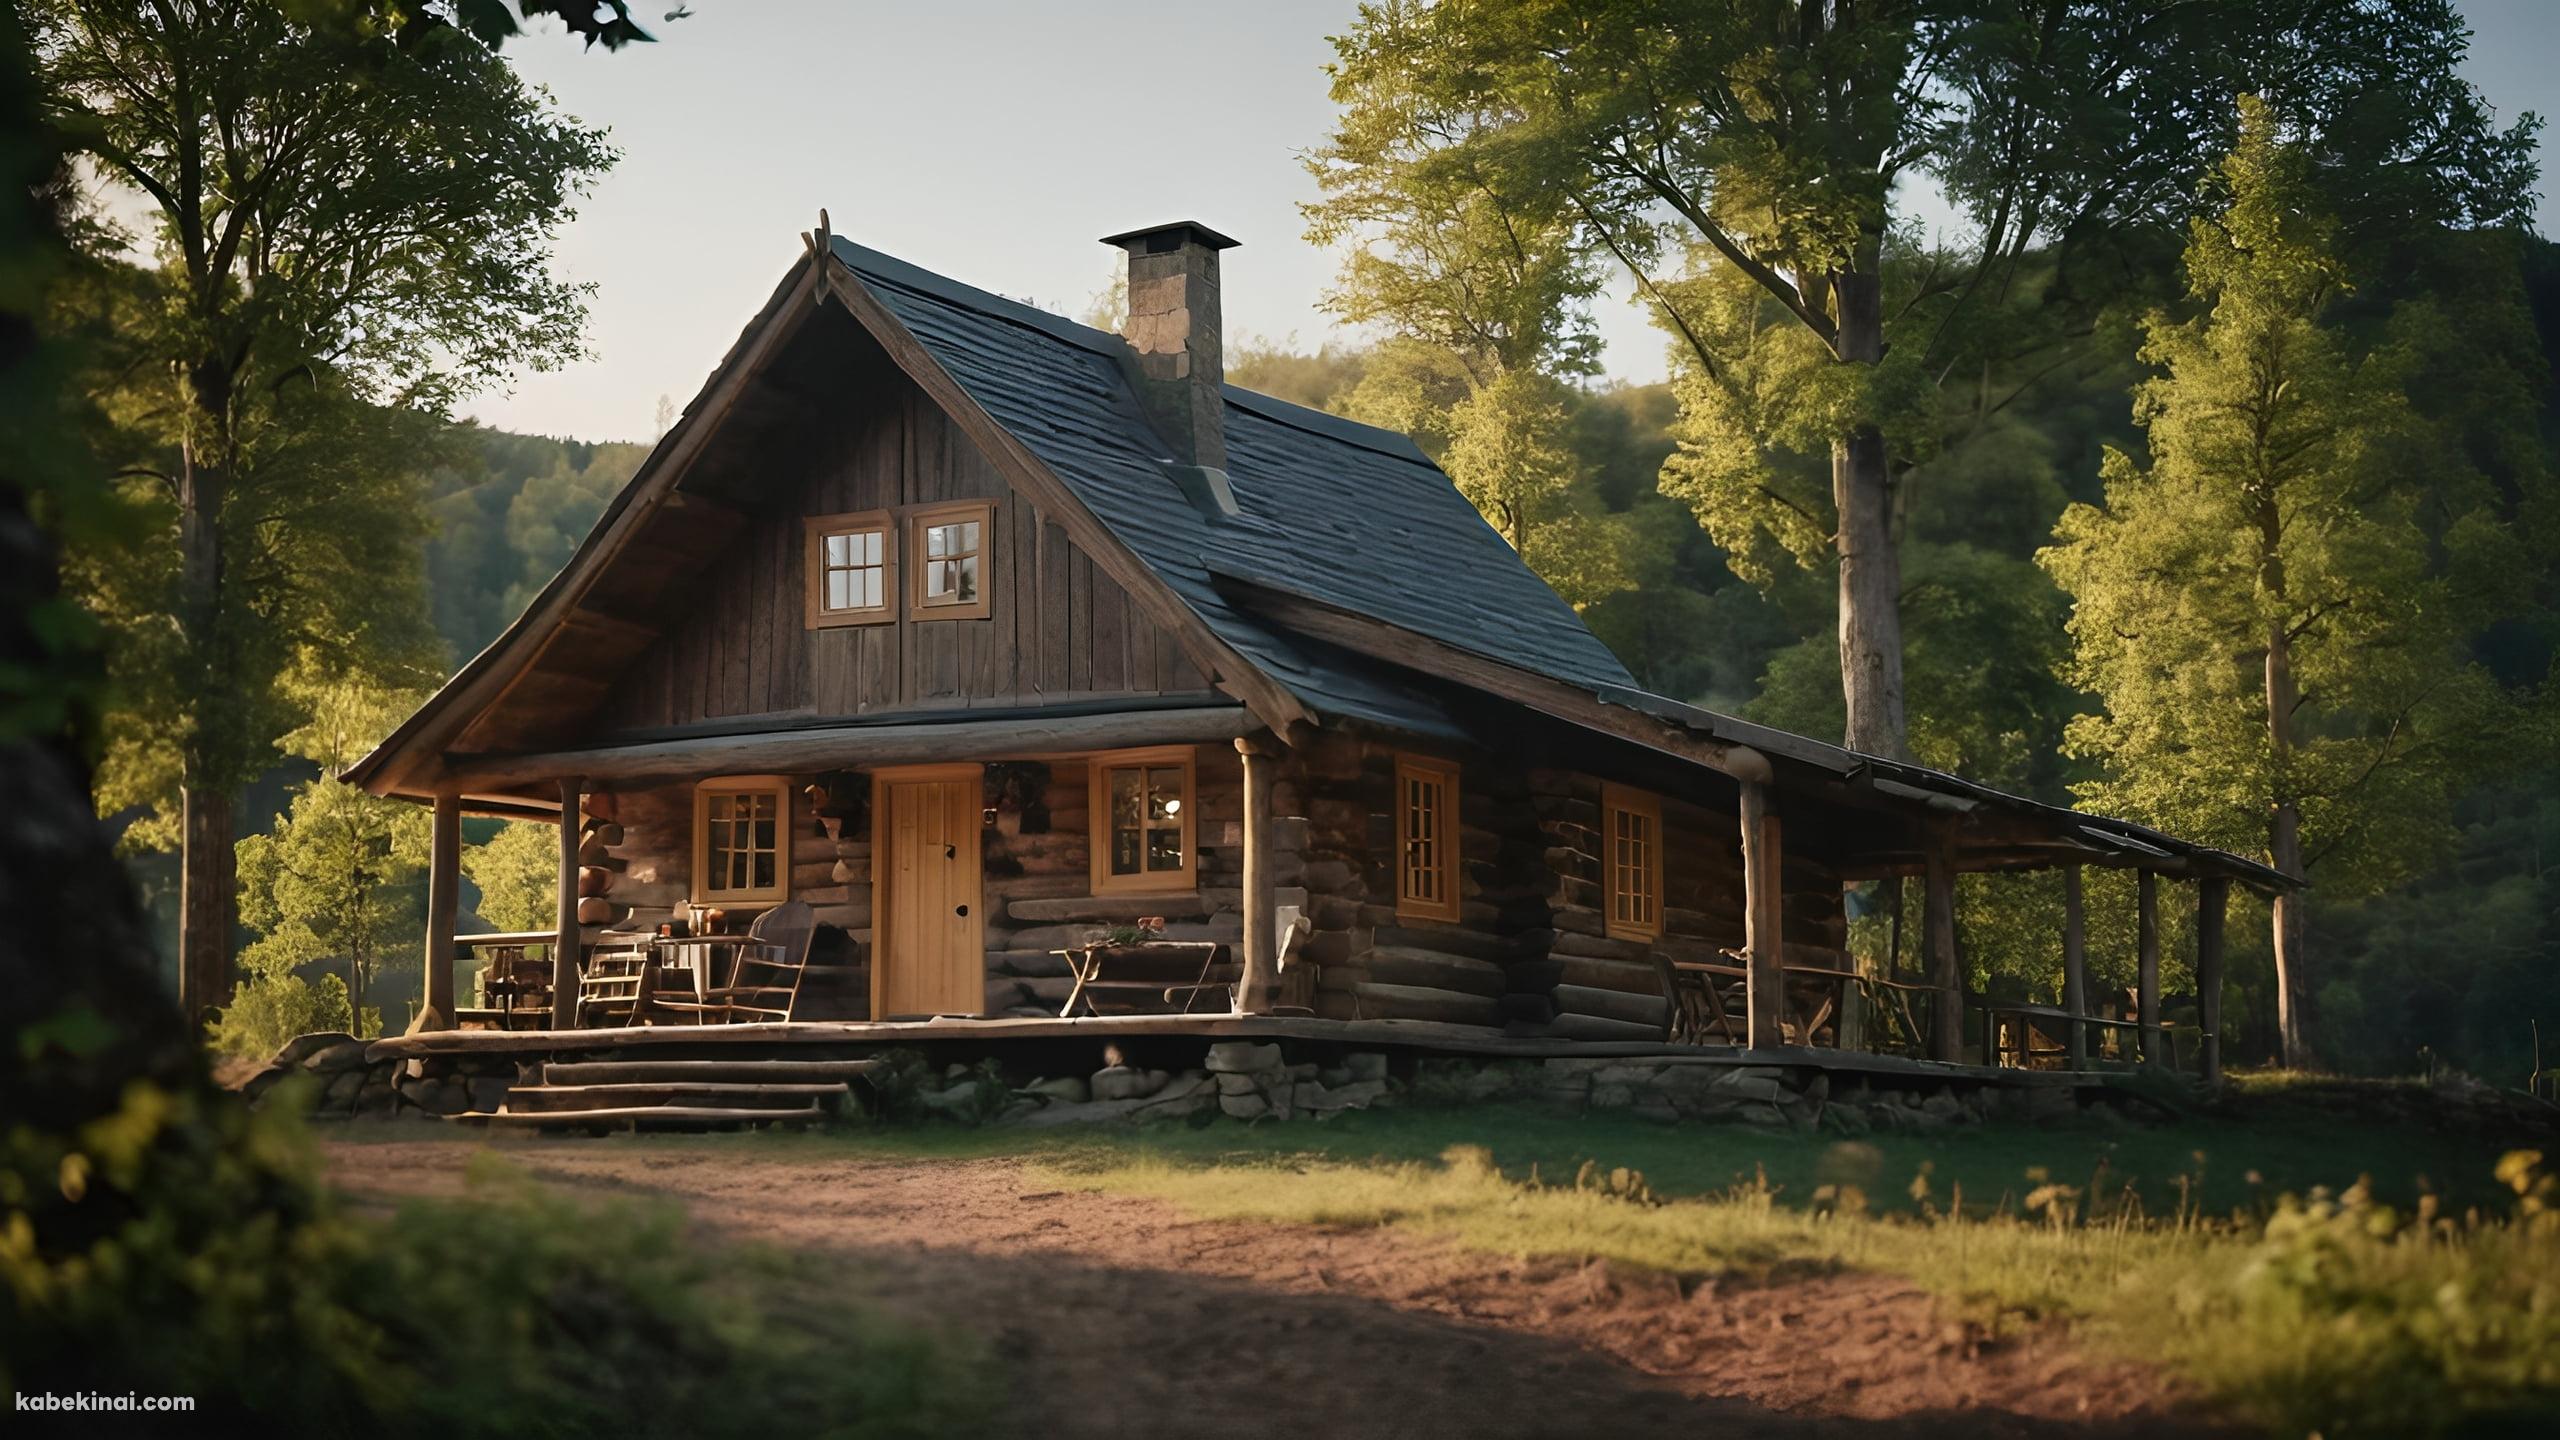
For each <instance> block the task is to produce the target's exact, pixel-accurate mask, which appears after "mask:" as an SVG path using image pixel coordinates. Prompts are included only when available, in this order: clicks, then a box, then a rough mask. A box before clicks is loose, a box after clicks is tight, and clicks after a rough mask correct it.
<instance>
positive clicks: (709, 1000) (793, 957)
mask: <svg viewBox="0 0 2560 1440" xmlns="http://www.w3.org/2000/svg"><path fill="white" fill-rule="evenodd" d="M817 930H818V912H816V911H814V910H812V909H810V908H809V907H808V905H807V904H806V903H804V902H802V901H798V900H786V901H784V902H783V903H781V904H779V905H776V906H774V907H773V908H772V909H770V910H767V911H766V912H764V913H763V914H762V915H759V916H757V917H756V923H755V924H754V925H752V926H750V927H749V928H748V930H747V934H746V937H745V938H744V939H742V940H739V941H738V942H736V950H737V954H736V956H735V957H734V958H733V959H731V960H730V962H729V983H727V984H725V985H715V986H713V987H711V988H710V989H709V990H707V991H705V992H704V993H703V994H702V996H701V998H699V999H695V998H692V997H689V996H688V997H682V998H675V999H668V998H663V997H660V998H655V999H653V1000H652V1002H651V1003H652V1005H653V1007H654V1008H656V1009H659V1010H664V1011H667V1012H669V1013H672V1014H677V1015H693V1016H697V1017H699V1018H700V1019H702V1020H705V1021H708V1022H710V1023H712V1024H717V1025H727V1024H733V1023H737V1022H740V1021H757V1020H788V1019H790V1018H791V1015H792V1012H793V1011H794V1010H795V1009H797V1008H798V1007H799V1004H800V982H801V980H802V979H803V978H804V977H805V976H806V975H807V974H808V971H809V942H810V940H811V939H812V938H813V937H814V936H815V935H816V934H817Z"/></svg>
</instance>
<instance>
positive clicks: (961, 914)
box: [951, 905, 969, 920]
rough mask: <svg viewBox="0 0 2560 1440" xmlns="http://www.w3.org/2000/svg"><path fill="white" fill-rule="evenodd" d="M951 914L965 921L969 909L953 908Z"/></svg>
mask: <svg viewBox="0 0 2560 1440" xmlns="http://www.w3.org/2000/svg"><path fill="white" fill-rule="evenodd" d="M951 913H952V914H954V915H957V916H959V917H960V918H961V919H963V920H966V919H968V918H969V907H968V906H966V905H959V906H954V907H953V908H952V911H951Z"/></svg>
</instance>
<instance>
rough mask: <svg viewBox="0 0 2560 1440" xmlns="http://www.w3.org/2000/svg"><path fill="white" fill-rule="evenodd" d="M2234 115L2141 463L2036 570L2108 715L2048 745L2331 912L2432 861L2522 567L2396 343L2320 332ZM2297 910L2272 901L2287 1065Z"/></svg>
mask: <svg viewBox="0 0 2560 1440" xmlns="http://www.w3.org/2000/svg"><path fill="white" fill-rule="evenodd" d="M2241 113H2242V117H2243V121H2242V128H2241V136H2240V141H2239V143H2238V145H2237V147H2236V148H2235V149H2234V150H2233V151H2232V153H2231V155H2230V156H2229V158H2228V159H2227V160H2226V161H2225V162H2224V165H2223V171H2222V187H2223V191H2224V194H2225V196H2226V203H2225V206H2224V208H2223V209H2222V211H2221V213H2220V214H2218V215H2216V216H2214V217H2212V218H2210V219H2203V220H2198V221H2197V222H2195V224H2194V226H2193V229H2192V232H2191V238H2190V240H2189V243H2188V246H2187V253H2186V263H2187V269H2188V273H2189V284H2190V287H2191V292H2192V296H2193V299H2194V301H2195V303H2196V304H2197V305H2198V306H2199V307H2201V308H2202V309H2203V311H2204V313H2202V314H2201V315H2199V316H2197V317H2196V318H2194V319H2192V320H2187V321H2183V322H2181V321H2177V320H2174V319H2171V318H2170V317H2168V316H2165V315H2162V316H2155V317H2154V318H2153V319H2152V321H2151V322H2150V324H2149V326H2148V332H2149V337H2150V339H2149V343H2148V345H2147V346H2146V347H2145V348H2144V351H2143V356H2144V358H2145V359H2146V360H2148V361H2150V362H2151V363H2152V364H2154V365H2156V366H2158V367H2159V368H2160V371H2161V373H2160V374H2159V376H2158V377H2157V378H2155V379H2153V380H2150V381H2147V382H2145V383H2144V384H2143V385H2142V386H2141V387H2140V388H2139V389H2138V391H2137V392H2136V401H2135V413H2136V417H2137V419H2138V420H2140V421H2141V423H2142V424H2143V425H2144V427H2145V428H2146V430H2147V432H2148V436H2149V444H2150V462H2149V464H2148V465H2143V464H2139V463H2137V462H2136V461H2135V460H2134V459H2133V458H2132V457H2131V456H2128V455H2126V454H2124V453H2123V452H2121V451H2111V452H2110V453H2109V454H2108V456H2107V458H2106V462H2105V476H2106V498H2105V503H2104V505H2103V506H2091V505H2074V506H2072V507H2071V508H2070V509H2069V510H2067V511H2066V512H2065V513H2064V515H2063V518H2062V522H2061V524H2060V525H2059V526H2058V527H2057V529H2056V531H2055V534H2056V537H2057V540H2058V542H2059V543H2057V544H2056V545H2055V546H2054V547H2053V548H2051V549H2049V550H2047V551H2045V552H2043V554H2042V556H2041V557H2040V558H2041V559H2042V561H2043V563H2044V564H2045V566H2046V567H2047V569H2049V570H2050V571H2051V572H2052V574H2053V575H2054V577H2055V578H2056V580H2058V581H2059V582H2060V583H2061V585H2062V587H2063V589H2064V590H2065V591H2066V592H2068V593H2069V594H2070V596H2071V597H2072V601H2073V607H2074V608H2073V614H2072V618H2071V622H2070V631H2071V637H2072V640H2073V643H2074V646H2075V649H2074V653H2073V656H2072V659H2071V662H2070V665H2069V667H2068V670H2069V678H2070V679H2072V680H2073V681H2074V682H2075V683H2077V684H2079V685H2081V686H2082V687H2084V688H2085V689H2087V690H2088V691H2089V692H2090V693H2092V694H2093V695H2095V696H2096V697H2097V698H2098V699H2099V700H2100V701H2101V702H2102V704H2103V705H2104V707H2105V708H2104V711H2103V713H2101V714H2095V715H2086V716H2082V717H2080V718H2079V719H2078V720H2075V721H2074V722H2073V723H2072V725H2071V727H2070V729H2069V732H2068V740H2069V745H2070V747H2071V749H2072V750H2073V752H2074V753H2076V754H2080V755H2084V756H2087V757H2089V758H2092V759H2095V760H2097V761H2098V762H2099V763H2100V765H2101V767H2102V772H2103V773H2102V776H2101V778H2099V779H2096V780H2093V781H2091V782H2088V783H2087V784H2084V785H2083V786H2081V787H2080V794H2081V796H2082V798H2083V799H2084V800H2086V801H2088V802H2090V803H2091V804H2093V805H2095V806H2097V807H2098V808H2101V809H2106V810H2111V811H2117V812H2121V813H2127V814H2131V815H2135V816H2138V817H2140V818H2143V819H2146V820H2150V821H2152V822H2154V823H2157V824H2160V825H2163V826H2165V827H2167V828H2170V829H2174V830H2176V831H2178V832H2179V833H2181V834H2185V835H2188V836H2191V837H2194V838H2197V839H2201V840H2205V841H2207V842H2209V843H2214V844H2219V845H2224V846H2227V847H2230V848H2233V849H2237V850H2245V851H2251V852H2255V853H2257V854H2260V855H2263V856H2264V857H2265V858H2266V860H2267V862H2268V863H2269V864H2271V865H2273V866H2274V867H2275V868H2277V869H2279V870H2281V871H2283V872H2284V873H2286V874H2287V875H2290V876H2294V877H2296V878H2297V879H2308V878H2310V877H2312V876H2313V875H2314V874H2315V873H2316V874H2317V875H2318V876H2319V878H2320V879H2321V881H2322V888H2323V891H2324V893H2328V894H2336V895H2340V896H2352V895H2355V894H2358V893H2363V892H2369V891H2371V890H2373V889H2376V888H2378V887H2380V886H2381V885H2383V884H2386V883H2388V882H2390V881H2393V880H2396V879H2399V878H2402V877H2404V876H2406V875H2407V874H2409V873H2410V872H2411V871H2412V870H2414V869H2416V868H2417V867H2418V866H2419V865H2420V864H2421V862H2422V861H2424V860H2425V859H2427V858H2428V857H2429V856H2430V855H2431V853H2432V852H2435V851H2437V850H2439V849H2441V848H2442V847H2444V846H2445V845H2446V844H2447V843H2448V842H2449V840H2450V828H2449V823H2448V816H2449V813H2450V806H2451V803H2452V799H2453V797H2454V794H2455V792H2456V791H2457V789H2458V788H2459V787H2460V785H2461V784H2462V783H2463V782H2464V781H2465V780H2466V779H2468V778H2469V777H2470V776H2471V775H2473V774H2476V773H2478V770H2479V767H2480V766H2481V764H2483V763H2484V762H2485V761H2487V760H2488V759H2489V758H2490V757H2491V756H2492V755H2494V754H2495V753H2497V750H2498V748H2499V746H2500V744H2501V740H2502V738H2503V737H2505V736H2508V735H2511V734H2513V733H2514V730H2515V726H2514V722H2515V719H2516V718H2517V717H2516V714H2515V712H2514V709H2513V707H2512V705H2511V703H2510V699H2509V697H2508V696H2507V694H2506V693H2505V692H2504V691H2503V690H2502V688H2501V687H2500V686H2499V685H2498V683H2497V682H2496V680H2495V679H2494V678H2493V677H2492V676H2490V675H2489V674H2488V672H2487V671H2486V670H2485V669H2483V668H2482V667H2481V666H2480V665H2479V664H2477V663H2476V662H2475V660H2474V659H2473V656H2472V653H2471V642H2472V640H2473V638H2474V635H2475V633H2476V631H2477V630H2478V628H2479V627H2480V626H2481V625H2482V624H2484V623H2485V622H2486V621H2487V620H2489V619H2490V618H2492V617H2493V616H2495V615H2496V614H2499V613H2502V612H2507V611H2512V610H2513V609H2515V608H2516V607H2517V606H2518V605H2519V603H2520V602H2521V600H2522V598H2523V597H2522V595H2521V593H2520V588H2519V587H2520V586H2521V585H2522V583H2523V577H2525V576H2527V575H2529V574H2530V573H2531V570H2532V568H2533V567H2532V565H2531V564H2530V563H2529V562H2530V558H2531V557H2529V556H2528V555H2527V554H2526V553H2524V551H2523V549H2522V547H2521V546H2520V545H2519V544H2518V542H2517V541H2516V540H2515V539H2514V538H2513V536H2512V533H2511V532H2510V530H2509V528H2508V526H2507V524H2506V523H2505V522H2506V518H2507V517H2505V516H2503V515H2502V514H2501V513H2500V511H2501V505H2500V497H2499V495H2498V493H2497V490H2496V488H2495V487H2494V486H2492V485H2491V484H2489V483H2488V482H2487V481H2486V480H2485V479H2484V478H2483V477H2482V476H2480V475H2479V474H2477V473H2476V472H2473V471H2470V470H2469V469H2468V468H2467V466H2466V465H2465V463H2464V461H2463V460H2462V458H2461V456H2460V453H2459V451H2458V450H2449V449H2448V448H2447V447H2443V446H2440V445H2437V444H2434V443H2432V441H2431V435H2430V430H2429V427H2428V426H2427V425H2426V424H2425V423H2424V422H2423V421H2422V419H2421V418H2420V417H2419V416H2418V415H2417V413H2416V412H2415V410H2414V409H2413V407H2412V406H2411V405H2410V403H2409V400H2408V398H2407V391H2406V384H2407V380H2406V377H2407V375H2408V373H2409V372H2410V371H2411V370H2412V369H2413V368H2414V367H2415V366H2416V364H2417V363H2418V362H2417V358H2416V356H2415V355H2414V354H2413V353H2412V347H2411V345H2410V344H2409V342H2407V341H2406V340H2387V341H2386V342H2385V343H2383V344H2379V345H2377V346H2375V347H2373V348H2372V349H2371V350H2370V351H2369V352H2368V353H2364V354H2361V355H2359V354H2357V353H2355V352H2354V350H2353V349H2352V348H2351V347H2350V345H2349V344H2348V343H2347V342H2346V340H2345V338H2344V337H2343V336H2342V335H2341V334H2340V333H2339V331H2338V330H2337V329H2335V328H2334V327H2332V326H2329V325H2326V324H2324V323H2323V322H2324V319H2325V318H2327V316H2328V314H2329V312H2330V311H2331V309H2332V308H2333V306H2335V305H2336V303H2337V302H2338V300H2339V298H2340V297H2341V296H2342V295H2343V294H2345V293H2346V291H2347V288H2348V275H2347V273H2346V268H2345V266H2344V265H2343V264H2342V263H2341V261H2340V259H2339V256H2338V224H2337V221H2336V219H2335V217H2334V215H2333V214H2332V213H2331V212H2330V211H2329V210H2328V208H2327V206H2326V205H2325V203H2324V199H2323V196H2322V195H2321V193H2320V192H2319V191H2318V189H2317V188H2316V187H2315V186H2314V185H2313V184H2312V183H2311V180H2310V171H2309V166H2308V164H2307V163H2306V160H2305V157H2304V153H2303V150H2302V148H2301V147H2300V146H2299V145H2298V144H2288V143H2286V142H2285V139H2284V138H2283V136H2282V134H2281V128H2282V127H2281V125H2280V122H2279V121H2278V119H2277V117H2276V116H2275V114H2274V113H2273V112H2272V111H2271V110H2270V108H2269V107H2267V106H2265V105H2262V104H2259V103H2257V102H2255V101H2250V102H2246V103H2244V104H2243V106H2242V107H2241ZM2403 328H2404V329H2405V328H2414V327H2403ZM2305 903H2306V897H2305V896H2303V895H2301V894H2285V895H2280V896H2278V897H2277V899H2276V901H2275V903H2274V907H2273V927H2272V928H2273V943H2274V951H2275V967H2276V985H2277V1010H2278V1029H2279V1033H2280V1039H2281V1044H2282V1049H2283V1055H2284V1059H2285V1061H2286V1063H2288V1064H2292V1065H2302V1064H2307V1063H2309V1062H2310V1061H2311V1058H2312V1045H2311V1034H2310V1025H2309V1019H2308V1016H2307V1013H2306V1011H2307V1003H2306V1002H2307V999H2308V997H2309V994H2310V986H2311V985H2312V984H2313V972H2312V968H2311V964H2310V957H2309V956H2308V955H2307V954H2306V953H2305V932H2304V923H2303V914H2304V908H2303V907H2304V905H2305Z"/></svg>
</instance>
